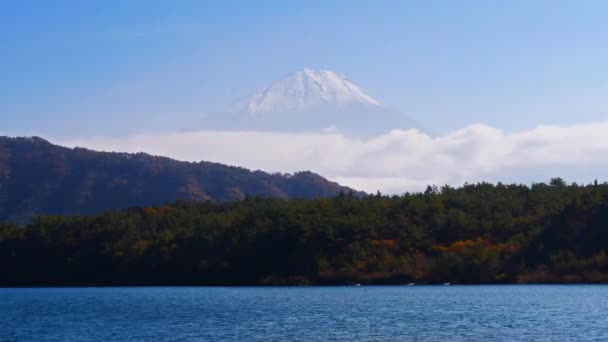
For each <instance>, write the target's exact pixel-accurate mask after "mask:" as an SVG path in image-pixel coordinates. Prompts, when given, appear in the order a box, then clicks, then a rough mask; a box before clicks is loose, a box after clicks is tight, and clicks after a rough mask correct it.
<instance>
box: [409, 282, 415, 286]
mask: <svg viewBox="0 0 608 342" xmlns="http://www.w3.org/2000/svg"><path fill="white" fill-rule="evenodd" d="M414 285H416V284H414V283H407V286H414Z"/></svg>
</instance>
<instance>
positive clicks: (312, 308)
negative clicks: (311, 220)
mask: <svg viewBox="0 0 608 342" xmlns="http://www.w3.org/2000/svg"><path fill="white" fill-rule="evenodd" d="M86 340H91V341H354V340H356V341H389V340H390V341H582V340H589V341H593V340H596V341H608V286H599V285H598V286H594V285H565V286H551V285H547V286H532V285H530V286H515V285H514V286H386V287H383V286H373V287H372V286H361V287H249V288H248V287H241V288H210V287H152V288H31V289H0V341H86Z"/></svg>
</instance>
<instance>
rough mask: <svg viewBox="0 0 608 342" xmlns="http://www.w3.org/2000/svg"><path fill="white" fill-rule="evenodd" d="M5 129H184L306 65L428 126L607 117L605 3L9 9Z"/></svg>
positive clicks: (1, 32)
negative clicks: (354, 85) (337, 77)
mask: <svg viewBox="0 0 608 342" xmlns="http://www.w3.org/2000/svg"><path fill="white" fill-rule="evenodd" d="M0 8H1V10H0V75H2V76H1V77H0V119H1V120H2V127H0V132H1V133H3V134H10V135H28V134H40V135H46V136H52V137H62V138H70V137H79V136H89V135H129V134H134V133H146V132H155V131H166V130H179V129H182V128H184V127H187V126H188V125H189V124H190V123H192V122H195V121H196V120H197V118H198V117H200V116H201V114H202V113H204V112H207V111H210V110H213V108H217V107H218V106H221V105H223V104H227V103H230V102H232V101H234V100H236V99H239V98H241V97H243V96H245V95H247V94H249V93H250V92H252V91H254V90H256V89H257V88H259V87H261V86H265V85H267V84H268V83H270V82H272V81H274V80H276V79H277V78H280V77H282V76H284V75H285V74H287V73H289V72H292V71H295V70H299V69H303V68H305V67H312V68H323V69H332V70H336V71H338V72H340V73H342V74H345V75H346V76H347V77H349V78H350V79H351V80H353V81H354V82H355V83H357V84H359V85H361V86H363V87H364V88H366V89H367V90H368V92H369V93H370V94H372V95H373V96H375V97H377V98H379V99H380V100H381V101H383V102H384V103H386V104H388V105H390V106H393V107H395V108H398V109H399V110H401V111H402V112H404V113H406V114H407V115H409V116H411V117H413V118H415V119H417V120H418V121H419V122H421V123H423V125H425V126H427V127H430V128H432V130H433V131H435V132H439V133H446V132H450V131H453V130H455V129H458V128H462V127H465V126H468V125H470V124H473V123H484V124H487V125H491V126H493V127H497V128H500V129H503V130H506V131H514V130H520V129H531V128H534V127H536V126H537V125H539V124H559V125H572V124H577V123H585V122H594V121H601V120H604V119H605V118H606V114H608V97H606V94H607V91H608V82H607V80H608V68H606V67H605V65H606V61H607V60H608V45H607V44H605V42H606V41H607V38H608V21H606V20H605V17H606V13H608V2H605V1H591V0H589V1H582V2H575V1H556V0H553V1H475V0H471V1H373V2H372V1H256V2H252V1H221V2H220V1H216V2H212V1H178V2H175V1H87V2H83V1H65V0H56V1H42V0H41V1H3V2H2V3H1V4H0Z"/></svg>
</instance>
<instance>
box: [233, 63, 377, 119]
mask: <svg viewBox="0 0 608 342" xmlns="http://www.w3.org/2000/svg"><path fill="white" fill-rule="evenodd" d="M344 105H365V106H375V107H379V106H381V105H380V102H378V101H377V100H376V99H374V98H373V97H372V96H370V95H369V94H367V93H366V92H365V90H363V89H362V88H360V87H359V86H357V85H356V84H354V83H352V82H351V81H349V80H348V79H346V78H345V77H344V76H342V75H340V74H338V73H337V72H335V71H331V70H313V69H304V70H302V71H297V72H294V73H292V74H290V75H288V76H287V77H285V78H283V79H281V80H279V81H277V82H275V83H274V84H272V85H270V86H269V87H267V88H264V89H262V90H260V91H259V92H257V93H256V94H254V95H253V96H251V97H250V98H248V99H246V100H245V101H243V102H241V103H239V104H237V106H236V110H237V111H245V112H249V113H265V112H286V111H289V112H293V111H307V110H310V109H314V108H315V107H322V106H344Z"/></svg>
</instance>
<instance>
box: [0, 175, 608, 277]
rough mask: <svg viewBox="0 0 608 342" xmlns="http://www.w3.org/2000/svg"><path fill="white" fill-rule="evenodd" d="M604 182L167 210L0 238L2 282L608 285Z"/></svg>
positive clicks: (57, 221)
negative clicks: (566, 283) (565, 283)
mask: <svg viewBox="0 0 608 342" xmlns="http://www.w3.org/2000/svg"><path fill="white" fill-rule="evenodd" d="M607 249H608V185H606V184H593V185H586V186H579V185H576V184H572V185H566V184H565V183H564V182H563V181H562V180H561V179H554V180H552V181H551V183H550V184H535V185H533V186H531V187H527V186H523V185H502V184H498V185H491V184H477V185H466V186H464V187H462V188H457V189H455V188H450V187H443V188H440V189H437V188H433V187H429V188H428V190H427V191H426V192H425V193H421V194H406V195H404V196H394V197H385V196H380V195H375V196H366V197H363V198H357V197H356V196H349V195H347V194H341V195H339V196H336V197H334V198H324V199H315V200H283V199H269V198H265V199H263V198H248V199H246V200H244V201H237V202H228V203H219V204H214V203H201V202H198V203H194V202H177V203H175V204H172V205H166V206H161V207H145V208H131V209H127V210H120V211H111V212H107V213H105V214H102V215H96V216H88V217H80V216H72V217H59V216H42V217H39V218H38V219H36V220H34V221H33V222H32V223H31V224H29V225H27V226H25V227H20V226H15V225H9V224H5V225H4V226H2V228H0V284H2V285H25V284H30V285H52V284H139V285H150V284H344V283H353V282H361V283H397V284H401V283H405V282H416V283H440V282H453V283H506V282H523V283H526V282H607V281H608V256H607V255H606V250H607Z"/></svg>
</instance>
